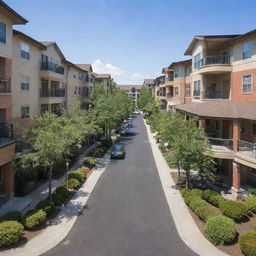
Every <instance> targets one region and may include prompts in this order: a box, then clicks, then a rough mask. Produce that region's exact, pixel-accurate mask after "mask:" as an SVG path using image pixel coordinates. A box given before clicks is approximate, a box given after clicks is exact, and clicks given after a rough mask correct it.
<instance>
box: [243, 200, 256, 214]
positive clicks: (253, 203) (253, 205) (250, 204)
mask: <svg viewBox="0 0 256 256" xmlns="http://www.w3.org/2000/svg"><path fill="white" fill-rule="evenodd" d="M244 201H245V205H246V207H247V208H248V210H249V211H251V212H254V213H256V196H250V197H247V198H245V200H244Z"/></svg>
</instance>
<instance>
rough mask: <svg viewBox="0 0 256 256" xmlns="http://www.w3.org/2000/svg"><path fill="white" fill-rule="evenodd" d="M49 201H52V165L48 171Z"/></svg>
mask: <svg viewBox="0 0 256 256" xmlns="http://www.w3.org/2000/svg"><path fill="white" fill-rule="evenodd" d="M49 199H50V201H52V165H51V166H50V170H49Z"/></svg>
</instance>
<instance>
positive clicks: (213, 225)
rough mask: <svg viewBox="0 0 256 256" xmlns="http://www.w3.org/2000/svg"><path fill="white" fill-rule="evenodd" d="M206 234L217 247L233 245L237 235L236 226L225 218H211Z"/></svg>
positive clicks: (207, 224) (208, 221)
mask: <svg viewBox="0 0 256 256" xmlns="http://www.w3.org/2000/svg"><path fill="white" fill-rule="evenodd" d="M205 233H206V234H207V236H208V238H209V240H210V241H211V242H212V243H213V244H215V245H223V244H227V243H231V242H233V241H234V240H235V238H236V235H237V229H236V224H235V222H234V221H233V220H231V219H230V218H227V217H225V216H216V217H211V218H209V219H208V220H207V222H206V227H205Z"/></svg>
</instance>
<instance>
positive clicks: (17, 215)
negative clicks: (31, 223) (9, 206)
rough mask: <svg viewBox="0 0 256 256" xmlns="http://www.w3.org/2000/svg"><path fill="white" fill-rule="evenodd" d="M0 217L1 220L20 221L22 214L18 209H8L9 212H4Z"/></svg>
mask: <svg viewBox="0 0 256 256" xmlns="http://www.w3.org/2000/svg"><path fill="white" fill-rule="evenodd" d="M1 219H2V221H9V220H13V221H17V222H21V219H22V214H21V212H19V211H10V212H7V213H5V214H4V215H3V216H2V217H1Z"/></svg>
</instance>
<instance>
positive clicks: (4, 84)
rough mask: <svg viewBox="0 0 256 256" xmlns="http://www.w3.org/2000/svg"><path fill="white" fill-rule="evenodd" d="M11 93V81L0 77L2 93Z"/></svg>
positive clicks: (0, 91) (0, 90)
mask: <svg viewBox="0 0 256 256" xmlns="http://www.w3.org/2000/svg"><path fill="white" fill-rule="evenodd" d="M10 92H11V79H10V78H4V77H0V93H10Z"/></svg>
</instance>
